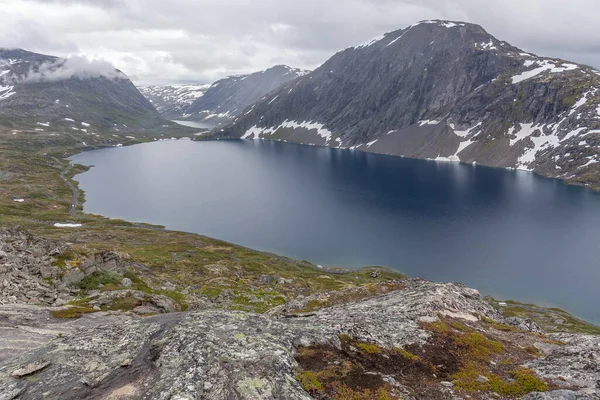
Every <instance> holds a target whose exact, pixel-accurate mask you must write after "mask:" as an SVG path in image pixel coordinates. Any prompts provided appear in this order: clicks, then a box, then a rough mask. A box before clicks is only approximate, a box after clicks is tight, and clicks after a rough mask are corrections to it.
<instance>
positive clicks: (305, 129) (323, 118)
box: [200, 20, 600, 186]
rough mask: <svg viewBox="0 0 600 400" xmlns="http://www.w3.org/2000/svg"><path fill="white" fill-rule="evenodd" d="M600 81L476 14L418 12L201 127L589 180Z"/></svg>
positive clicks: (594, 182)
mask: <svg viewBox="0 0 600 400" xmlns="http://www.w3.org/2000/svg"><path fill="white" fill-rule="evenodd" d="M598 88H600V73H599V72H598V71H596V70H594V69H593V68H590V67H587V66H583V65H580V64H576V63H571V62H567V61H564V60H560V59H555V58H547V57H539V56H536V55H534V54H531V53H527V52H524V51H523V50H521V49H519V48H518V47H514V46H512V45H510V44H508V43H507V42H505V41H502V40H499V39H497V38H495V37H494V36H492V35H490V34H489V33H487V32H486V31H485V30H484V29H483V28H482V27H481V26H479V25H474V24H468V23H464V22H455V21H441V20H436V21H422V22H419V23H417V24H413V25H411V26H409V27H407V28H405V29H401V30H397V31H394V32H390V33H387V34H385V35H382V36H380V37H378V38H377V39H375V40H372V41H371V42H368V43H366V44H363V45H360V46H355V47H349V48H346V49H344V50H341V51H340V52H338V53H336V54H335V55H334V56H332V57H331V58H330V59H329V60H328V61H327V62H325V63H324V64H323V65H322V66H321V67H319V68H317V69H316V70H315V71H313V72H311V73H309V74H308V75H306V76H303V77H300V78H299V79H298V80H296V81H294V82H292V83H287V84H285V85H283V86H282V87H281V88H280V89H278V90H275V91H274V92H273V93H271V94H270V95H269V96H267V98H265V99H264V100H260V101H258V102H256V103H255V104H254V105H252V106H250V107H249V108H247V109H246V110H244V112H243V114H242V115H240V116H239V117H238V118H236V120H234V121H233V123H232V124H230V125H228V126H226V127H224V128H223V131H218V132H214V133H213V134H212V135H208V136H207V137H206V138H215V137H216V138H235V137H241V138H255V139H274V140H286V141H290V142H294V143H304V144H316V145H327V146H331V147H339V148H349V149H358V150H364V151H370V152H377V153H385V154H392V155H401V156H405V157H413V158H428V159H437V160H439V161H461V162H465V163H477V164H482V165H488V166H494V167H504V168H518V169H525V170H530V171H534V172H537V173H539V174H542V175H545V176H551V177H558V178H561V179H564V180H568V181H571V182H572V183H581V184H586V185H591V186H598V185H600V168H599V167H600V166H598V165H595V164H597V163H598V162H599V161H600V160H599V159H598V157H597V153H598V151H597V149H596V143H597V142H598V139H600V138H599V137H598V133H600V130H599V129H600V119H599V118H598V117H600V114H599V113H598V110H600V96H599V95H600V92H597V90H598ZM596 131H598V132H596ZM584 137H585V139H586V140H585V143H584V141H583V140H580V139H583V138H584ZM202 139H203V138H200V140H202ZM573 155H575V157H569V156H573Z"/></svg>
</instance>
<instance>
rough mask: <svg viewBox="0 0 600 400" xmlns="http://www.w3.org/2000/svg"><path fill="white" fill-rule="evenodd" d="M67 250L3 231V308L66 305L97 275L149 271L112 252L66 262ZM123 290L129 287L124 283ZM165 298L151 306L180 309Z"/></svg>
mask: <svg viewBox="0 0 600 400" xmlns="http://www.w3.org/2000/svg"><path fill="white" fill-rule="evenodd" d="M67 250H68V246H66V245H65V244H64V243H59V242H55V241H52V240H45V239H41V238H38V237H34V236H32V235H29V234H27V233H24V232H21V231H18V230H15V229H7V228H0V304H42V305H63V304H65V303H67V302H68V301H70V300H73V298H74V297H73V295H74V294H75V293H78V292H79V289H78V288H77V285H78V284H79V283H80V282H82V281H83V280H84V279H85V278H86V277H89V276H91V275H93V274H95V273H99V272H109V273H114V274H115V277H117V276H122V275H124V274H125V273H127V272H128V271H141V270H144V269H145V267H144V266H143V265H141V264H138V263H131V262H126V261H124V260H123V259H122V258H121V257H120V256H119V255H118V254H116V253H113V252H110V251H99V252H95V253H93V254H91V255H90V256H84V255H80V256H79V258H76V259H74V260H66V259H65V257H66V256H65V254H66V252H67ZM121 286H123V288H126V287H127V285H123V282H122V281H121ZM129 286H131V283H130V282H129ZM142 295H143V293H142ZM92 296H93V297H96V295H94V294H92ZM107 296H108V297H110V296H109V295H104V297H102V298H101V299H99V300H98V304H99V305H100V306H102V305H105V304H104V302H103V300H102V299H104V298H106V297H107ZM148 296H149V295H148ZM148 296H147V297H148ZM113 297H114V296H113ZM150 297H152V296H150ZM162 297H164V296H158V297H157V298H156V301H148V302H147V303H151V304H154V305H155V306H156V308H157V309H158V310H159V311H158V312H172V311H177V310H178V309H179V308H178V306H175V305H173V304H172V302H171V301H170V300H169V299H167V300H164V299H162ZM157 304H158V305H157Z"/></svg>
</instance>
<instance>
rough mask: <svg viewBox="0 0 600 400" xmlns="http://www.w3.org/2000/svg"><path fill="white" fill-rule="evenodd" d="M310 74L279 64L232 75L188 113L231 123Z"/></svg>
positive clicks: (195, 103)
mask: <svg viewBox="0 0 600 400" xmlns="http://www.w3.org/2000/svg"><path fill="white" fill-rule="evenodd" d="M307 73H308V71H305V70H301V69H297V68H290V67H288V66H286V65H277V66H275V67H272V68H269V69H267V70H265V71H260V72H255V73H253V74H250V75H238V76H230V77H227V78H225V79H221V80H219V81H217V82H215V83H213V84H212V85H211V86H210V88H208V90H207V91H206V93H205V94H204V96H202V97H200V98H199V99H197V100H196V101H194V102H193V103H192V104H191V105H190V106H189V107H188V108H187V110H186V115H185V116H184V117H185V118H186V119H190V120H205V121H211V122H215V123H220V122H224V121H231V120H232V119H233V118H234V117H235V116H237V115H238V114H240V113H241V112H242V110H244V109H245V108H247V107H248V106H250V105H251V104H253V103H255V102H256V101H258V100H260V99H261V98H262V97H263V96H265V95H266V94H268V93H270V92H272V91H273V90H275V89H277V88H279V87H280V86H281V85H283V84H285V83H287V82H290V81H292V80H294V79H296V78H298V77H300V76H303V75H306V74H307Z"/></svg>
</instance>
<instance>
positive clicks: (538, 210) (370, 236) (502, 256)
mask: <svg viewBox="0 0 600 400" xmlns="http://www.w3.org/2000/svg"><path fill="white" fill-rule="evenodd" d="M71 160H72V161H73V162H76V163H80V164H85V165H95V168H92V169H91V170H90V171H89V172H86V173H84V174H82V175H79V176H78V177H77V178H76V179H77V180H78V181H79V182H80V183H81V188H82V189H83V190H85V191H86V203H85V211H87V212H90V213H95V214H102V215H105V216H109V217H118V218H123V219H126V220H130V221H144V222H150V223H155V224H163V225H166V226H167V227H168V228H169V229H175V230H183V231H189V232H197V233H201V234H204V235H207V236H211V237H215V238H219V239H223V240H226V241H229V242H233V243H236V244H240V245H244V246H248V247H252V248H255V249H259V250H267V251H271V252H275V253H279V254H282V255H286V256H289V257H292V258H296V259H305V260H309V261H311V262H313V263H315V264H320V265H323V266H343V267H360V266H365V265H384V266H389V267H391V268H395V269H397V270H400V271H402V272H404V273H406V274H408V275H411V276H419V277H423V278H426V279H431V280H436V281H456V282H463V283H465V284H467V285H469V286H471V287H475V288H477V289H479V290H480V291H481V292H482V293H484V294H489V295H493V296H495V297H498V298H503V299H515V300H520V301H524V302H534V303H537V304H540V305H545V306H556V307H561V308H565V309H567V310H569V311H571V312H573V313H575V314H577V315H579V316H581V317H584V318H587V319H589V320H592V321H595V322H600V290H598V285H599V284H600V262H599V260H600V256H599V254H600V253H599V251H598V248H599V245H598V243H599V240H600V195H599V194H597V193H594V192H591V191H589V190H587V189H583V188H578V187H572V186H567V185H564V184H562V183H561V182H559V181H556V180H550V179H544V178H540V177H537V176H535V175H533V174H531V173H527V172H518V171H508V170H501V169H492V168H484V167H479V166H477V167H476V166H470V165H460V164H455V163H444V162H434V161H425V160H410V159H403V158H399V157H390V156H383V155H375V154H367V153H362V152H354V151H349V150H336V149H328V148H322V147H311V146H300V145H293V144H286V143H280V142H269V141H241V140H240V141H215V142H191V141H185V140H180V141H163V142H155V143H148V144H141V145H136V146H131V147H120V148H111V149H103V150H96V151H90V152H85V153H82V154H79V155H76V156H74V157H72V158H71Z"/></svg>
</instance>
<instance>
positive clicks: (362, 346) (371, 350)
mask: <svg viewBox="0 0 600 400" xmlns="http://www.w3.org/2000/svg"><path fill="white" fill-rule="evenodd" d="M356 347H357V348H358V349H359V350H361V351H363V352H365V353H367V354H379V353H381V347H379V346H377V345H376V344H373V343H356Z"/></svg>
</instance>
